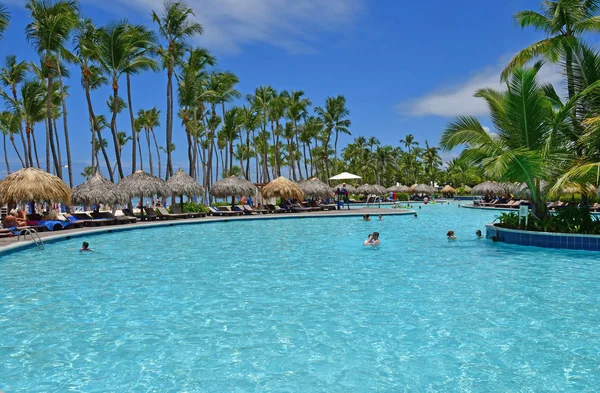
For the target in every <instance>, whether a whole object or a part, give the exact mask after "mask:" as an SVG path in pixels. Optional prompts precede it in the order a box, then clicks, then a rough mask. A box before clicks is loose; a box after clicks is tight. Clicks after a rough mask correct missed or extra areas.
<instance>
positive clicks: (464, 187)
mask: <svg viewBox="0 0 600 393" xmlns="http://www.w3.org/2000/svg"><path fill="white" fill-rule="evenodd" d="M462 189H463V190H465V192H471V190H472V188H471V187H469V186H463V187H462Z"/></svg>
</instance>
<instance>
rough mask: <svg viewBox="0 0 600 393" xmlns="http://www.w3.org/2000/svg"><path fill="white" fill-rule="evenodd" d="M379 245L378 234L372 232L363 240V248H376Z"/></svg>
mask: <svg viewBox="0 0 600 393" xmlns="http://www.w3.org/2000/svg"><path fill="white" fill-rule="evenodd" d="M380 243H381V242H380V241H379V232H373V233H371V234H370V235H369V238H368V239H367V240H365V242H364V243H363V246H378V245H379V244H380Z"/></svg>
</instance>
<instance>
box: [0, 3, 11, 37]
mask: <svg viewBox="0 0 600 393" xmlns="http://www.w3.org/2000/svg"><path fill="white" fill-rule="evenodd" d="M9 22H10V14H9V12H8V10H7V9H6V6H5V5H4V4H2V3H0V40H1V39H2V37H3V36H4V32H5V31H6V29H7V28H8V23H9Z"/></svg>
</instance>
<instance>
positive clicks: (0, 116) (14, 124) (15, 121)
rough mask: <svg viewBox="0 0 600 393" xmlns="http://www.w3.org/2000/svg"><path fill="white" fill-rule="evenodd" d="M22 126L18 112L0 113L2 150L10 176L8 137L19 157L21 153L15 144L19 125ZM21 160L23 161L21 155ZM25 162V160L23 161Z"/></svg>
mask: <svg viewBox="0 0 600 393" xmlns="http://www.w3.org/2000/svg"><path fill="white" fill-rule="evenodd" d="M20 124H21V119H19V114H18V113H17V112H10V111H4V112H0V132H2V148H3V150H4V162H5V164H6V172H7V174H9V175H10V164H9V162H8V152H7V150H6V137H7V136H8V137H9V138H10V140H11V142H12V145H13V147H14V148H15V151H16V152H17V155H19V151H18V150H17V146H16V145H15V142H14V134H15V133H19V125H20ZM19 159H21V157H20V155H19ZM21 162H23V160H21Z"/></svg>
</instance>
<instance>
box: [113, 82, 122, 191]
mask: <svg viewBox="0 0 600 393" xmlns="http://www.w3.org/2000/svg"><path fill="white" fill-rule="evenodd" d="M117 83H118V82H117V80H116V79H114V78H113V108H112V119H111V121H110V131H111V133H112V137H113V143H114V144H115V159H116V160H117V168H118V169H119V179H122V178H124V177H125V176H124V173H123V166H122V165H121V148H120V146H119V140H118V138H117V106H118V103H119V85H118V84H117Z"/></svg>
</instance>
